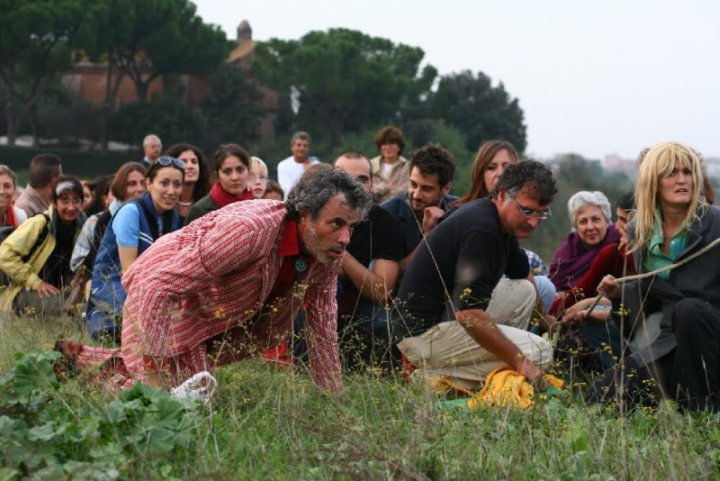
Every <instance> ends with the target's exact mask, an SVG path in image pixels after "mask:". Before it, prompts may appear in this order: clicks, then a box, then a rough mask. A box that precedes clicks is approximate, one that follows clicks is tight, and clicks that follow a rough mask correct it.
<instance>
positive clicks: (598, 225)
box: [550, 190, 620, 291]
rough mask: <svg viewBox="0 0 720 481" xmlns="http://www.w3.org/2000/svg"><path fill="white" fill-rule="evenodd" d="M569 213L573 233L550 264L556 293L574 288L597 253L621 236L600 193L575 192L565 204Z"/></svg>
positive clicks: (605, 200)
mask: <svg viewBox="0 0 720 481" xmlns="http://www.w3.org/2000/svg"><path fill="white" fill-rule="evenodd" d="M568 213H569V214H570V223H571V224H572V226H573V232H571V233H570V234H568V236H567V237H566V238H565V240H564V241H563V243H562V244H561V245H560V248H559V249H558V250H557V251H555V255H554V256H553V260H552V262H551V263H550V280H551V281H552V282H553V284H555V287H557V289H558V291H565V290H568V289H570V288H571V287H572V286H574V285H575V284H577V283H578V282H579V281H580V279H582V276H584V275H585V272H587V270H588V268H589V267H590V264H591V263H592V261H593V259H594V258H595V256H597V255H598V252H600V249H602V248H603V247H605V246H606V245H608V244H610V243H611V242H618V241H619V240H620V234H619V233H618V231H617V229H615V226H614V225H612V224H611V223H610V201H608V198H607V197H606V196H605V194H603V193H602V192H598V191H595V192H589V191H586V190H581V191H580V192H577V193H576V194H575V195H573V196H572V197H570V200H568Z"/></svg>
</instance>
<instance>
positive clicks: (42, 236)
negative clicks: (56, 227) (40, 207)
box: [22, 212, 50, 263]
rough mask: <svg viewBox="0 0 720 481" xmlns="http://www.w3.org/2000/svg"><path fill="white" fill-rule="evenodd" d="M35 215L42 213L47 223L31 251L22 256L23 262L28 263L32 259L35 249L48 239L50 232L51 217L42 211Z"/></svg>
mask: <svg viewBox="0 0 720 481" xmlns="http://www.w3.org/2000/svg"><path fill="white" fill-rule="evenodd" d="M35 215H41V216H43V217H45V225H44V226H43V228H42V230H41V231H40V235H39V236H38V238H37V239H35V243H34V244H33V246H32V247H31V248H30V251H29V252H28V253H27V254H25V255H24V256H23V257H22V261H23V263H27V261H29V260H30V258H31V257H32V256H33V254H34V253H35V251H36V250H38V247H40V246H41V245H42V244H43V242H45V239H47V236H48V233H49V232H50V217H49V216H48V215H47V214H46V213H45V212H40V213H37V214H35Z"/></svg>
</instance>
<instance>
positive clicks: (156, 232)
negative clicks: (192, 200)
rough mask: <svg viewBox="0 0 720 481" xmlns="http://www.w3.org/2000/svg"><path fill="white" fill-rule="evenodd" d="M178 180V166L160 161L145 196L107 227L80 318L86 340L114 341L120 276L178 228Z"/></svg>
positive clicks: (117, 328)
mask: <svg viewBox="0 0 720 481" xmlns="http://www.w3.org/2000/svg"><path fill="white" fill-rule="evenodd" d="M184 175H185V164H184V162H183V161H182V160H178V159H175V158H172V157H160V158H159V159H157V160H156V161H155V162H154V163H153V164H152V165H151V166H150V168H148V170H147V179H146V181H145V183H146V187H147V192H145V193H143V194H142V195H141V196H140V197H139V198H137V199H135V200H133V201H130V202H127V203H126V204H125V205H123V206H122V207H121V208H120V209H119V210H118V211H117V213H116V214H115V215H114V216H113V218H112V220H111V221H110V225H109V226H108V228H107V230H106V231H105V234H104V236H103V238H102V241H101V242H100V247H99V249H98V253H97V257H96V259H95V265H94V266H93V269H92V287H91V291H90V301H89V304H88V310H87V318H86V320H87V324H88V330H89V331H90V335H91V336H93V337H95V338H98V337H109V338H110V339H113V340H115V339H117V338H118V336H119V335H120V320H121V317H122V306H123V303H124V302H125V296H126V294H125V289H124V288H123V286H122V284H121V283H120V279H121V277H122V273H123V272H125V271H126V270H127V269H128V268H129V267H130V266H131V265H132V263H133V262H135V259H137V257H138V256H139V255H140V254H142V253H143V252H144V251H145V250H146V249H147V248H148V247H150V246H151V245H152V244H153V242H155V241H156V240H157V239H158V238H159V237H160V236H162V235H164V234H167V233H169V232H172V231H174V230H177V229H179V228H180V225H181V223H180V216H179V215H178V213H177V212H176V210H175V207H176V206H177V203H178V200H179V199H180V193H181V192H182V188H183V178H184Z"/></svg>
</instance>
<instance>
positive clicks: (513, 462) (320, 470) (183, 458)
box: [0, 318, 720, 480]
mask: <svg viewBox="0 0 720 481" xmlns="http://www.w3.org/2000/svg"><path fill="white" fill-rule="evenodd" d="M79 333H80V330H79V329H78V328H77V327H75V326H74V325H73V324H72V323H70V322H64V321H60V320H57V321H39V320H36V319H28V318H21V319H4V320H2V321H1V323H0V371H2V372H7V371H8V370H9V369H11V367H12V366H13V365H14V363H15V362H16V361H15V357H14V354H15V353H16V352H28V351H36V350H42V349H48V348H50V346H52V343H53V341H54V339H56V338H57V336H59V335H65V336H67V335H70V336H72V337H74V338H76V339H77V338H78V336H79V335H80V334H79ZM217 378H218V382H219V386H220V389H219V395H218V397H217V399H216V400H215V401H214V403H213V404H212V405H211V406H210V407H208V408H205V407H196V408H195V411H196V415H197V417H198V418H197V419H198V420H199V422H197V423H195V424H194V425H193V426H192V427H191V428H189V429H190V430H191V436H192V439H193V443H192V445H191V447H189V448H180V449H174V450H173V451H172V452H158V453H152V452H151V453H146V454H144V455H142V456H141V455H133V454H132V453H130V454H126V458H125V462H122V463H117V466H116V468H117V473H114V472H112V471H107V472H104V474H103V473H100V472H99V471H98V472H97V473H96V474H97V476H95V477H89V478H87V479H108V477H109V478H110V479H112V478H113V477H118V476H119V477H120V478H121V479H133V480H134V479H189V480H193V479H197V480H199V479H203V480H204V479H228V480H230V479H233V480H234V479H243V480H246V479H271V480H273V479H279V480H296V479H307V480H335V479H363V480H365V479H408V480H427V479H429V480H436V479H437V480H445V479H447V480H450V479H502V480H506V479H512V480H534V479H552V480H581V479H588V480H591V479H592V480H629V479H643V480H668V479H673V480H698V479H720V423H719V422H718V421H720V417H718V416H717V415H713V414H708V413H698V414H682V413H680V412H679V411H678V410H677V409H676V407H675V406H674V405H673V404H669V403H668V404H662V405H661V406H660V407H659V408H658V409H657V410H655V411H648V410H637V411H633V412H631V413H629V414H628V415H626V416H620V415H618V413H617V411H615V410H613V409H611V408H603V407H599V406H587V405H585V404H584V403H583V402H582V401H581V399H580V397H579V396H578V395H576V394H575V393H573V392H572V388H571V389H570V390H569V391H568V392H567V393H566V394H565V395H564V396H562V397H560V398H553V399H550V400H548V401H544V402H542V403H540V404H539V405H537V406H536V407H535V408H533V409H530V410H528V411H516V410H512V409H505V408H486V409H480V410H476V411H466V410H463V409H451V410H444V409H439V408H438V407H437V397H435V396H434V395H433V394H430V393H428V392H426V391H425V390H424V389H423V386H420V385H416V384H413V385H408V384H405V383H403V382H402V379H396V378H394V377H392V376H382V375H378V374H376V373H373V372H368V373H363V374H353V375H350V376H348V377H346V379H345V381H346V390H345V393H344V394H343V395H341V396H327V395H325V394H323V393H322V392H320V391H318V390H317V389H316V388H315V387H314V386H313V385H312V383H311V382H310V379H309V377H308V375H307V374H306V373H305V372H302V371H300V372H292V371H277V370H276V369H274V368H273V367H270V366H267V365H264V364H262V363H260V362H257V361H247V362H244V363H240V364H237V365H234V366H229V367H225V368H221V369H218V371H217ZM57 389H58V392H57V394H58V395H59V396H61V397H62V399H63V402H65V403H66V404H67V405H68V407H69V408H70V409H75V410H77V412H80V411H83V412H88V411H89V412H94V411H93V410H95V411H96V412H104V411H102V409H105V408H104V407H106V406H107V405H108V404H109V403H110V402H111V401H113V400H114V399H115V398H116V397H117V395H109V394H107V393H104V392H103V391H102V390H101V389H99V387H98V386H93V385H88V383H87V382H85V381H80V380H71V381H69V382H66V383H64V384H61V385H59V387H58V388H57ZM1 396H3V393H2V392H0V397H1ZM3 414H5V413H2V412H0V417H1V416H2V415H3ZM128 427H129V428H130V431H132V430H133V429H134V428H135V426H128ZM137 429H140V427H139V426H138V427H137ZM2 439H3V438H2V434H1V433H0V440H2ZM9 449H10V447H9V446H8V445H7V443H4V442H0V451H1V452H2V454H3V455H4V456H6V457H7V456H8V453H9V452H11V451H9ZM58 449H59V446H58ZM0 459H2V458H0ZM1 474H2V468H1V467H0V478H2V475H1ZM101 474H103V475H105V474H106V475H108V477H101ZM13 476H14V477H9V478H8V479H18V478H19V475H17V474H14V475H13ZM93 476H94V475H93ZM36 477H37V478H38V479H43V477H42V475H38V476H36ZM45 479H57V478H45ZM67 479H76V477H75V476H73V475H72V473H69V474H67Z"/></svg>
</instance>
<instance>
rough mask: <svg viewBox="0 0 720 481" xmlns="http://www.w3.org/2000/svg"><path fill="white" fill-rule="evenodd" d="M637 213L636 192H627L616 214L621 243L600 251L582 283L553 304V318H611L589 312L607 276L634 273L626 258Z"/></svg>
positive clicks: (617, 206)
mask: <svg viewBox="0 0 720 481" xmlns="http://www.w3.org/2000/svg"><path fill="white" fill-rule="evenodd" d="M634 211H635V195H634V193H633V192H628V193H626V194H625V195H623V196H622V197H620V199H618V201H617V203H616V206H615V213H616V214H617V222H615V228H616V229H617V231H618V233H619V234H620V240H619V241H617V242H611V243H609V244H607V245H606V246H605V247H603V248H602V249H600V252H598V255H597V257H595V259H593V261H592V263H591V264H590V268H589V269H588V270H587V272H586V273H585V275H584V276H583V277H582V279H580V280H579V281H578V283H577V284H575V285H574V286H572V287H571V288H570V289H568V290H566V291H564V292H561V293H559V294H560V295H558V296H557V298H556V299H555V301H554V302H553V305H552V308H551V309H550V314H552V315H555V316H561V317H562V320H563V322H573V321H576V320H581V319H584V318H585V317H586V315H588V314H589V315H590V317H591V318H592V319H594V320H597V321H601V322H605V321H607V320H608V319H609V318H610V312H609V311H608V310H606V309H599V310H598V312H597V313H595V312H592V313H588V312H587V311H586V309H587V308H588V307H589V306H590V305H591V304H592V303H593V302H594V301H595V298H596V296H597V286H598V284H600V281H602V279H603V277H605V276H606V275H608V274H612V275H613V276H615V277H624V276H626V275H630V274H634V273H635V264H634V263H633V259H632V256H630V255H628V254H627V227H628V220H629V219H630V218H631V217H632V215H633V214H634Z"/></svg>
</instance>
